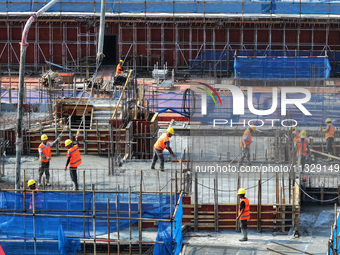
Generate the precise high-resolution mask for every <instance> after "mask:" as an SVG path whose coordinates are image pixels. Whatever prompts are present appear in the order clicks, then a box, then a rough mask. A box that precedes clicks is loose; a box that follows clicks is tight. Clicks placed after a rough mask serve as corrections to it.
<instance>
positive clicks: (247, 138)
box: [239, 125, 256, 165]
mask: <svg viewBox="0 0 340 255" xmlns="http://www.w3.org/2000/svg"><path fill="white" fill-rule="evenodd" d="M255 131H256V126H255V125H250V126H249V127H248V128H247V129H246V130H244V133H243V135H242V139H241V144H240V146H241V148H242V156H241V159H240V162H239V164H240V165H241V164H242V163H243V161H244V159H245V158H247V161H248V164H249V165H250V164H251V163H250V144H251V143H252V142H253V140H252V138H251V135H252V134H253V133H254V132H255Z"/></svg>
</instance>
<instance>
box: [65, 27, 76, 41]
mask: <svg viewBox="0 0 340 255" xmlns="http://www.w3.org/2000/svg"><path fill="white" fill-rule="evenodd" d="M67 41H68V42H70V41H75V42H76V41H77V28H73V27H68V28H67Z"/></svg>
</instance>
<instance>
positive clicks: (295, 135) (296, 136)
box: [292, 127, 300, 144]
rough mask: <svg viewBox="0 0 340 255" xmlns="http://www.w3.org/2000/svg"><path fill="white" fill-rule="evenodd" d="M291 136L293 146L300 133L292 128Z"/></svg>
mask: <svg viewBox="0 0 340 255" xmlns="http://www.w3.org/2000/svg"><path fill="white" fill-rule="evenodd" d="M292 130H293V132H292V134H293V144H295V142H296V141H297V140H298V139H299V138H300V133H299V131H297V130H296V128H295V127H292Z"/></svg>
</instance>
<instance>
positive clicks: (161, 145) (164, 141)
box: [151, 127, 176, 171]
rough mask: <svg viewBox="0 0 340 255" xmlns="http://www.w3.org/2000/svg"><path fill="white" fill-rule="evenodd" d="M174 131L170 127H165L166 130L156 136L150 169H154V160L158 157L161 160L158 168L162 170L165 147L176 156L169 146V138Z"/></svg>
mask: <svg viewBox="0 0 340 255" xmlns="http://www.w3.org/2000/svg"><path fill="white" fill-rule="evenodd" d="M174 133H175V131H174V129H173V128H172V127H169V128H168V129H167V132H166V133H164V134H163V135H161V136H160V137H159V138H158V140H157V142H156V143H155V144H154V146H153V157H152V163H151V169H155V165H156V161H157V160H158V159H159V160H160V161H161V163H160V168H159V169H160V170H161V171H164V155H163V151H164V149H167V150H168V151H169V152H170V154H171V155H172V156H174V157H176V156H175V154H174V153H173V151H172V149H171V147H170V138H171V137H172V136H173V134H174Z"/></svg>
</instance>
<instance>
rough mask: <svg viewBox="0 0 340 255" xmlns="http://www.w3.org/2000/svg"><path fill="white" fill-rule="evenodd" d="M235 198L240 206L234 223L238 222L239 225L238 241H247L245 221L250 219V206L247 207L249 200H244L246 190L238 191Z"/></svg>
mask: <svg viewBox="0 0 340 255" xmlns="http://www.w3.org/2000/svg"><path fill="white" fill-rule="evenodd" d="M237 196H238V197H239V199H241V201H240V205H239V208H238V216H237V218H236V221H238V220H240V223H241V232H242V239H240V240H239V241H240V242H244V241H248V227H247V220H249V219H250V206H249V200H248V198H246V190H245V189H242V188H241V189H239V190H238V192H237Z"/></svg>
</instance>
